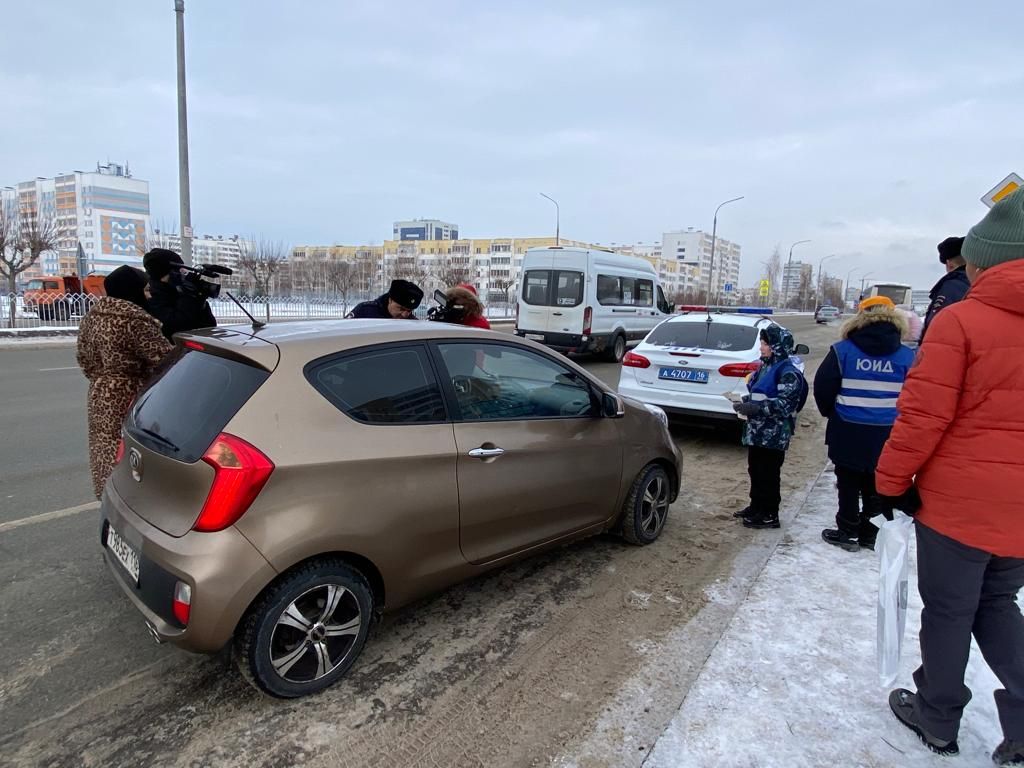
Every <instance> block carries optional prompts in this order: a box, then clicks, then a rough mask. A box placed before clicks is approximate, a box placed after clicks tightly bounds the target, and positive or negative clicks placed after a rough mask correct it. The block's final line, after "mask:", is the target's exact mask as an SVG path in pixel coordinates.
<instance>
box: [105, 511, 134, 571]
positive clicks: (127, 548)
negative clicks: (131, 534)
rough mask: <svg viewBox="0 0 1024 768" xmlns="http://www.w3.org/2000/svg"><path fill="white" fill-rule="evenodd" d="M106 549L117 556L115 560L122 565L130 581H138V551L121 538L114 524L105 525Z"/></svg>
mask: <svg viewBox="0 0 1024 768" xmlns="http://www.w3.org/2000/svg"><path fill="white" fill-rule="evenodd" d="M107 549H109V550H110V551H111V553H113V555H114V557H115V558H117V562H119V563H120V564H121V565H123V566H124V569H125V570H126V571H128V575H129V576H131V577H132V581H134V582H135V583H136V584H138V583H139V553H138V552H136V551H135V550H134V549H133V548H132V546H131V545H130V544H129V543H128V542H127V541H125V540H124V539H122V538H121V535H120V534H119V533H118V532H117V531H115V530H114V526H112V525H108V526H107Z"/></svg>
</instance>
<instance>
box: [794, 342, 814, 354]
mask: <svg viewBox="0 0 1024 768" xmlns="http://www.w3.org/2000/svg"><path fill="white" fill-rule="evenodd" d="M793 351H794V352H795V353H796V354H798V355H809V354H811V348H810V347H808V346H807V345H806V344H797V345H796V349H794V350H793Z"/></svg>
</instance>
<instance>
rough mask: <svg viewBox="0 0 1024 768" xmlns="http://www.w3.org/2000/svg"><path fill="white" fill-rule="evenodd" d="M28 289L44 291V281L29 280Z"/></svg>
mask: <svg viewBox="0 0 1024 768" xmlns="http://www.w3.org/2000/svg"><path fill="white" fill-rule="evenodd" d="M26 288H27V289H28V290H30V291H41V290H42V289H43V281H42V280H29V281H28V285H27V286H26Z"/></svg>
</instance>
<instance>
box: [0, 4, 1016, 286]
mask: <svg viewBox="0 0 1024 768" xmlns="http://www.w3.org/2000/svg"><path fill="white" fill-rule="evenodd" d="M9 5H10V7H8V8H5V13H4V28H5V29H4V34H3V39H4V45H3V63H2V64H0V93H3V94H4V99H3V106H4V109H3V119H2V120H0V169H2V171H0V177H2V178H0V184H13V183H16V182H18V181H22V180H26V179H30V178H33V177H35V176H53V175H54V174H55V173H58V172H62V171H69V170H72V169H82V170H87V169H90V168H93V167H94V166H95V163H96V161H97V160H107V159H110V160H119V161H125V160H127V161H128V162H129V163H130V165H131V168H132V171H133V173H134V175H136V176H137V177H139V178H143V179H147V180H148V181H149V182H150V184H151V187H150V191H151V199H152V213H153V217H154V220H155V221H163V222H165V223H174V222H177V220H178V213H177V211H178V204H177V194H178V189H177V150H176V111H175V110H176V102H175V68H174V67H175V64H174V61H175V59H174V13H173V1H172V0H160V2H156V1H155V0H105V1H104V2H92V3H83V2H81V0H48V2H45V3H34V4H31V3H19V4H9ZM186 8H187V13H186V34H187V43H186V46H187V56H188V85H189V121H190V124H189V131H190V152H191V164H192V219H193V223H194V226H195V228H196V230H197V232H203V233H206V232H208V233H214V234H230V233H235V232H238V233H243V234H244V233H258V234H262V235H266V236H269V237H272V238H275V239H281V240H283V241H285V242H286V243H287V244H290V245H292V244H298V243H369V242H381V241H382V240H384V239H387V238H389V237H390V234H391V224H392V222H393V221H394V220H395V219H399V218H412V217H436V218H441V219H445V220H447V221H452V222H456V223H458V224H459V225H460V227H461V232H462V234H463V235H464V236H468V237H487V236H537V235H544V234H549V233H550V232H551V231H552V230H553V228H554V221H553V207H552V206H551V204H550V203H548V202H547V201H546V200H544V199H542V198H541V197H540V196H539V195H538V192H541V191H543V192H547V193H548V194H550V195H552V196H553V197H555V198H557V199H558V200H559V202H560V203H561V207H562V233H563V234H564V235H565V236H567V237H571V238H576V239H580V240H588V241H594V242H603V243H611V242H615V243H631V242H637V241H643V242H651V241H653V240H656V239H660V236H661V233H662V232H663V231H665V230H669V229H677V228H683V227H687V226H693V227H699V228H705V229H706V230H708V231H710V228H711V223H712V215H713V213H714V209H715V206H716V205H717V204H718V203H719V202H721V201H722V200H724V199H727V198H730V197H735V196H737V195H745V196H746V199H745V200H743V201H741V202H739V203H735V204H733V205H730V206H728V207H726V208H724V209H723V211H722V214H721V216H720V218H719V233H720V234H721V235H722V236H724V237H727V238H729V239H733V240H736V241H738V242H740V243H741V244H742V246H743V261H744V268H743V282H744V284H749V283H751V282H752V281H753V280H754V279H755V278H756V277H757V276H758V275H759V273H760V271H761V269H762V267H761V266H760V261H761V260H762V259H765V258H767V257H768V255H769V254H770V252H771V250H772V249H773V247H774V246H775V245H776V244H780V245H781V246H782V249H783V251H784V252H786V251H788V248H789V245H790V244H791V243H792V242H793V241H795V240H801V239H811V240H813V242H812V243H810V244H808V245H805V246H799V247H798V248H797V250H796V254H799V255H801V256H803V257H804V258H805V259H807V260H810V261H813V262H815V263H817V261H818V259H819V258H821V257H822V256H825V255H828V254H831V253H838V254H841V255H843V256H845V257H846V258H845V260H844V259H835V260H833V261H832V262H831V264H833V265H836V264H841V266H835V267H834V268H833V270H832V271H833V272H834V273H838V272H841V273H842V274H843V276H845V273H846V271H847V270H849V269H850V268H852V267H854V266H862V268H863V269H864V270H871V271H874V272H875V273H876V274H875V277H876V278H892V279H900V280H905V281H909V282H913V283H914V284H915V285H916V286H918V287H928V286H930V285H931V283H932V282H933V281H934V279H935V278H936V277H937V276H938V274H939V271H940V267H939V264H938V262H937V260H936V252H935V244H936V243H937V242H938V241H939V240H941V239H942V238H944V237H946V236H947V235H950V234H962V233H963V232H964V231H965V230H966V229H967V228H968V227H969V226H970V225H971V224H973V223H974V222H975V221H976V220H977V219H979V218H980V217H981V216H982V215H983V214H984V212H985V208H984V207H983V206H982V204H981V203H980V202H979V198H980V197H981V195H982V194H984V193H985V192H986V191H988V189H989V188H990V187H991V186H992V185H993V184H995V183H996V182H997V181H999V180H1000V179H1002V178H1003V177H1004V176H1005V175H1006V174H1007V173H1009V172H1010V171H1017V172H1018V173H1022V174H1024V2H1021V0H990V1H989V2H986V3H965V2H960V1H959V0H886V1H885V2H857V1H856V0H852V1H851V2H847V3H831V2H826V3H810V2H801V3H796V2H788V3H765V2H763V0H756V1H748V0H734V1H733V2H729V3H719V2H713V0H704V2H700V3H693V2H688V1H687V2H683V1H682V0H679V1H675V2H673V1H669V2H663V3H653V2H639V1H637V2H630V3H624V2H617V3H607V2H602V1H601V0H587V2H579V3H575V2H566V3H559V2H551V1H550V0H549V2H533V1H532V0H529V1H527V0H517V2H514V3H512V2H507V3H496V2H495V3H492V2H480V0H477V1H476V2H422V0H420V1H419V2H403V3H388V2H376V3H372V4H371V3H369V2H359V1H358V0H357V1H356V2H352V3H341V2H337V1H336V0H330V1H327V2H318V1H315V0H305V1H304V2H302V3H284V2H280V1H278V2H256V1H251V2H241V1H240V0H216V1H214V0H187V3H186ZM798 8H799V10H797V9H798ZM844 262H845V263H844Z"/></svg>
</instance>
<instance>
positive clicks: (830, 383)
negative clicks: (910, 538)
mask: <svg viewBox="0 0 1024 768" xmlns="http://www.w3.org/2000/svg"><path fill="white" fill-rule="evenodd" d="M906 332H907V320H906V317H905V316H904V315H903V314H902V313H901V312H900V311H899V310H898V309H897V308H896V306H895V305H894V304H893V302H892V301H891V300H890V299H887V298H886V297H884V296H875V297H872V298H868V299H865V300H864V301H862V302H861V303H860V307H859V311H858V312H857V314H856V315H854V316H853V317H852V318H850V320H848V321H847V322H846V324H845V325H844V326H843V329H842V338H843V340H842V341H840V342H839V343H838V344H835V345H834V346H833V347H832V349H831V350H830V351H829V353H828V356H827V357H826V358H825V360H824V362H823V363H822V364H821V367H820V368H818V372H817V374H816V375H815V377H814V400H815V402H816V403H817V405H818V410H819V411H821V415H822V416H825V417H826V418H828V427H827V429H826V431H825V442H826V444H827V445H828V457H829V459H831V460H832V463H833V464H835V468H836V484H837V486H838V491H839V512H838V514H837V515H836V528H828V529H826V530H824V531H822V532H821V537H822V539H824V540H825V541H826V542H828V543H829V544H834V545H835V546H838V547H842V548H843V549H845V550H847V551H850V552H855V551H857V550H858V549H860V548H861V547H864V548H866V549H874V548H875V536H876V534H877V532H878V529H877V528H876V527H875V526H874V525H873V524H872V523H871V522H869V521H870V519H871V518H872V517H875V516H876V515H878V514H885V515H886V516H887V517H888V516H891V514H892V512H891V510H890V509H889V508H888V507H887V505H885V504H883V502H882V500H881V499H880V498H879V496H878V493H877V492H876V490H875V465H876V464H878V457H879V456H880V455H881V453H882V448H883V447H884V446H885V441H886V440H888V439H889V432H890V431H891V430H892V425H893V423H894V422H895V421H896V399H897V398H898V397H899V394H900V391H901V390H902V389H903V382H904V380H905V379H906V378H907V374H908V373H909V371H910V366H911V365H912V364H913V362H914V352H913V350H911V349H910V348H909V347H906V346H904V345H903V343H902V342H901V339H902V338H903V337H904V335H905V334H906Z"/></svg>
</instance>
